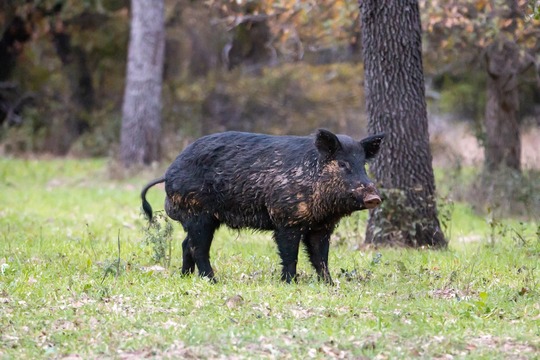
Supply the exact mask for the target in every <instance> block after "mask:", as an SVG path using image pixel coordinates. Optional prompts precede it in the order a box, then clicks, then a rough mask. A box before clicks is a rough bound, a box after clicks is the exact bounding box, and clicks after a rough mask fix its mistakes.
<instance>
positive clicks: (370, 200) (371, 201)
mask: <svg viewBox="0 0 540 360" xmlns="http://www.w3.org/2000/svg"><path fill="white" fill-rule="evenodd" d="M380 203H381V198H380V197H379V196H378V195H375V194H367V195H366V196H364V206H365V207H366V208H367V209H373V208H376V207H377V206H379V205H380Z"/></svg>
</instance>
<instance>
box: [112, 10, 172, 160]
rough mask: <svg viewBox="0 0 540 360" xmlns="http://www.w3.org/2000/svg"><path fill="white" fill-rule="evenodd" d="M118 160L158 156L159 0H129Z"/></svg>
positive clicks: (162, 35) (161, 48)
mask: <svg viewBox="0 0 540 360" xmlns="http://www.w3.org/2000/svg"><path fill="white" fill-rule="evenodd" d="M131 11H132V19H131V31H130V39H129V49H128V64H127V79H126V88H125V93H124V104H123V108H122V129H121V139H120V160H121V162H122V164H123V165H124V166H126V167H129V166H132V165H136V164H140V165H143V164H145V165H147V164H150V163H152V162H153V161H157V160H159V156H160V134H161V88H162V75H163V61H164V49H165V25H164V2H163V0H158V1H156V0H132V1H131Z"/></svg>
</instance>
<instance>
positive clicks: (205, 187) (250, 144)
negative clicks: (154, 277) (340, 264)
mask: <svg viewBox="0 0 540 360" xmlns="http://www.w3.org/2000/svg"><path fill="white" fill-rule="evenodd" d="M383 138H384V134H378V135H374V136H370V137H367V138H365V139H363V140H361V141H355V140H353V139H352V138H350V137H349V136H345V135H335V134H333V133H332V132H330V131H328V130H323V129H320V130H318V131H317V133H316V134H315V135H314V136H271V135H262V134H251V133H243V132H225V133H219V134H213V135H208V136H205V137H202V138H200V139H198V140H197V141H195V142H194V143H192V144H191V145H189V146H188V147H187V148H186V149H185V150H184V151H183V152H182V153H181V154H180V155H179V156H178V157H177V158H176V160H175V161H174V162H173V163H172V165H171V166H170V167H169V168H168V170H167V171H166V173H165V176H163V177H161V178H159V179H156V180H154V181H152V182H150V183H149V184H148V185H146V186H145V187H144V188H143V190H142V192H141V198H142V206H143V210H144V212H145V213H146V215H147V217H148V218H149V219H150V220H152V208H151V206H150V204H149V203H148V202H147V200H146V192H147V191H148V189H149V188H150V187H152V186H154V185H156V184H159V183H162V182H165V192H166V198H165V211H166V212H167V215H168V216H169V217H170V218H172V219H174V220H177V221H179V222H180V223H181V224H182V226H183V228H184V230H185V231H186V233H187V236H186V238H185V240H184V241H183V243H182V250H183V264H182V273H183V274H190V273H193V272H194V270H195V265H197V268H198V270H199V274H200V275H201V276H206V277H209V278H210V279H214V271H213V270H212V267H211V265H210V256H209V252H210V245H211V244H212V238H213V236H214V231H215V230H216V229H217V228H218V227H219V226H220V225H221V224H226V225H227V226H229V227H231V228H233V229H241V228H251V229H257V230H272V231H273V232H274V240H275V241H276V243H277V247H278V251H279V255H280V257H281V264H282V266H283V268H282V273H281V278H282V280H284V281H287V282H291V280H294V279H295V277H296V263H297V261H298V260H297V259H298V248H299V246H300V242H303V243H304V245H305V248H306V250H307V253H308V255H309V259H310V261H311V264H312V265H313V267H314V268H315V270H316V271H317V275H318V277H319V279H322V280H324V281H326V282H328V283H332V278H331V276H330V272H329V270H328V248H329V245H330V235H331V234H332V232H333V231H334V228H335V227H336V225H337V223H338V222H339V220H340V219H341V218H342V217H344V216H347V215H350V214H351V213H352V212H354V211H357V210H363V209H373V208H375V207H376V206H378V205H379V204H380V203H381V198H380V196H379V193H378V191H377V189H376V188H375V186H374V184H373V183H372V182H371V180H370V179H369V178H368V176H367V174H366V170H365V162H366V160H370V159H372V158H373V157H374V156H375V155H376V154H377V152H378V151H379V145H380V144H381V141H382V139H383Z"/></svg>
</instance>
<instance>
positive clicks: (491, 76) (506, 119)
mask: <svg viewBox="0 0 540 360" xmlns="http://www.w3.org/2000/svg"><path fill="white" fill-rule="evenodd" d="M486 66H487V73H488V78H487V101H486V113H485V119H484V124H485V129H486V139H485V141H486V142H485V166H486V170H487V171H488V172H494V171H497V170H499V169H501V168H510V169H512V170H517V171H520V169H521V166H520V163H521V139H520V136H519V120H518V112H519V90H518V75H519V72H520V69H519V68H520V60H519V48H518V46H517V45H516V44H515V43H512V42H510V41H504V40H501V41H495V42H494V43H493V44H491V45H490V46H489V47H488V48H487V49H486Z"/></svg>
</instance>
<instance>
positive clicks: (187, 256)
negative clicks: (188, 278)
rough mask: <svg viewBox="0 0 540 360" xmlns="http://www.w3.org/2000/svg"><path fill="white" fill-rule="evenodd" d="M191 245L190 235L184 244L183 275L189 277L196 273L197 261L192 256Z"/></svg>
mask: <svg viewBox="0 0 540 360" xmlns="http://www.w3.org/2000/svg"><path fill="white" fill-rule="evenodd" d="M189 243H190V239H189V235H188V236H186V238H185V239H184V241H183V242H182V275H189V274H193V272H195V259H194V258H193V255H192V254H191V250H190V248H189Z"/></svg>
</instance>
